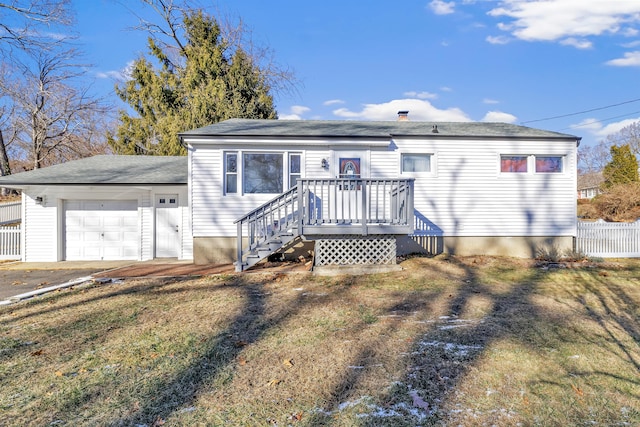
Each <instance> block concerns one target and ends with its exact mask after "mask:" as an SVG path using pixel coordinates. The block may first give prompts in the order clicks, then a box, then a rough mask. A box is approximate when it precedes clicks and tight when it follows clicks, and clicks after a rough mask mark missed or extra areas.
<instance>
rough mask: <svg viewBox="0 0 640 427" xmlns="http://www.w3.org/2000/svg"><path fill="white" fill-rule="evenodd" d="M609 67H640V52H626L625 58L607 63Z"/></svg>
mask: <svg viewBox="0 0 640 427" xmlns="http://www.w3.org/2000/svg"><path fill="white" fill-rule="evenodd" d="M605 64H607V65H613V66H614V67H640V50H636V51H633V52H626V53H625V54H624V58H617V59H612V60H611V61H607V62H605Z"/></svg>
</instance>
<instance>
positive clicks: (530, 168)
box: [497, 153, 568, 177]
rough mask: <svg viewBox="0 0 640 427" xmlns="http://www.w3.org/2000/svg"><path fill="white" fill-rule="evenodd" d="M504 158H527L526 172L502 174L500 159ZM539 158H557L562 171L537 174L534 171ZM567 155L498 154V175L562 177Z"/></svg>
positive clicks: (564, 172) (565, 168)
mask: <svg viewBox="0 0 640 427" xmlns="http://www.w3.org/2000/svg"><path fill="white" fill-rule="evenodd" d="M504 157H526V158H527V171H526V172H502V159H503V158H504ZM539 157H557V158H559V159H560V161H561V162H562V170H561V171H560V172H537V171H536V159H537V158H539ZM567 157H568V156H567V155H566V154H522V153H498V154H497V169H498V175H499V176H502V177H511V176H528V175H556V176H561V175H562V176H564V175H566V172H567Z"/></svg>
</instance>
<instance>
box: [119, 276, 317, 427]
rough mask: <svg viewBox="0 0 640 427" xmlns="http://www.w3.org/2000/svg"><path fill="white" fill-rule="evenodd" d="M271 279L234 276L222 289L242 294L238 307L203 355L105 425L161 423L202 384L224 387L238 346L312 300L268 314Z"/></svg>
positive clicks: (189, 402) (297, 299) (301, 296)
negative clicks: (136, 405) (138, 403)
mask: <svg viewBox="0 0 640 427" xmlns="http://www.w3.org/2000/svg"><path fill="white" fill-rule="evenodd" d="M273 279H274V276H272V275H269V277H267V278H266V279H258V278H257V277H256V276H252V275H248V274H245V275H238V276H236V277H235V279H233V281H232V282H227V283H226V284H225V288H227V289H228V288H229V287H234V288H236V289H238V290H240V291H241V292H242V294H243V295H244V296H245V298H243V300H244V301H245V302H244V305H243V307H242V309H241V310H240V312H239V314H238V315H237V316H235V317H234V318H232V319H231V320H230V322H229V325H228V327H226V328H225V329H224V330H223V331H221V332H220V333H218V334H216V335H214V336H211V337H210V338H208V339H207V341H206V342H205V343H204V345H203V346H202V347H203V348H204V351H203V352H202V353H201V354H200V355H199V357H198V358H196V359H195V360H194V361H193V362H192V363H190V364H189V366H187V367H186V368H184V369H182V370H181V371H180V372H177V373H176V374H175V375H173V376H172V377H171V378H162V379H159V380H157V381H156V383H155V384H153V385H152V386H151V387H149V389H148V391H146V393H145V394H144V396H141V400H143V403H142V404H141V405H140V407H139V408H138V410H136V412H135V413H133V414H131V415H129V416H126V417H124V418H119V419H117V420H113V422H112V423H111V425H114V426H115V425H136V424H147V425H152V424H153V423H157V422H159V420H166V419H167V418H168V417H170V416H171V415H172V414H173V413H175V412H176V411H179V410H180V409H183V408H185V407H191V406H192V405H193V404H194V403H195V402H196V399H197V398H198V395H199V393H200V392H201V391H202V390H203V388H204V387H205V386H210V385H212V384H214V385H215V384H221V385H224V384H226V383H227V382H228V381H230V380H231V379H232V378H230V377H229V378H227V377H226V376H228V375H231V374H230V373H229V370H228V368H230V367H232V366H235V365H236V363H237V359H238V356H239V354H240V353H241V352H242V350H243V348H244V347H246V346H249V345H251V344H255V343H257V342H259V341H260V339H261V338H262V337H263V336H264V335H265V333H267V332H268V331H269V330H272V329H274V328H278V326H279V325H281V324H282V323H283V322H285V321H286V320H287V319H289V318H290V317H292V316H295V315H296V314H298V313H299V312H301V311H302V310H304V309H305V307H306V306H307V305H308V304H309V303H310V302H311V303H313V300H310V299H306V298H305V297H304V294H303V293H299V294H298V295H297V296H295V297H293V298H292V300H291V302H289V303H288V304H287V306H286V308H285V309H282V310H280V311H275V312H269V309H270V306H269V302H270V300H269V298H270V297H269V294H268V293H267V292H266V289H265V288H266V285H267V284H268V282H270V281H273Z"/></svg>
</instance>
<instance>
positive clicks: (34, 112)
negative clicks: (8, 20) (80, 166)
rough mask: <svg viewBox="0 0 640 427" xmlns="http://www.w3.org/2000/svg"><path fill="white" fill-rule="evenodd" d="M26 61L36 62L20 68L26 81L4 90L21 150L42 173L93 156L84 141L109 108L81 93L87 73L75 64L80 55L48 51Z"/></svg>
mask: <svg viewBox="0 0 640 427" xmlns="http://www.w3.org/2000/svg"><path fill="white" fill-rule="evenodd" d="M26 57H27V58H29V59H30V60H29V61H23V62H16V63H15V64H14V66H15V67H17V70H16V72H15V73H14V75H15V74H16V73H17V74H19V75H20V76H21V78H20V79H17V78H16V79H11V80H10V79H2V80H0V91H2V92H4V93H5V94H6V95H7V96H8V97H9V98H11V100H12V102H13V105H14V106H15V114H14V119H13V122H12V125H13V127H14V128H15V129H16V130H17V137H16V145H17V147H16V148H17V149H21V150H22V154H23V155H24V156H25V157H26V158H27V159H28V160H29V161H30V162H31V164H32V167H33V168H36V169H38V168H40V167H42V166H47V165H50V164H53V163H56V160H64V159H67V158H78V157H85V156H86V155H88V154H91V152H88V151H87V150H86V149H82V148H80V146H77V145H78V141H79V140H81V139H82V138H84V137H85V136H86V135H91V132H90V131H89V129H91V127H92V126H93V125H92V122H93V120H94V119H95V118H96V116H97V115H99V114H105V113H106V112H107V108H106V107H105V106H104V105H102V104H101V102H100V100H99V99H97V98H95V97H93V96H91V95H90V94H89V93H88V89H85V88H81V86H80V82H79V80H80V78H81V77H82V76H83V75H84V73H85V71H84V68H83V66H82V64H78V63H76V62H75V59H76V58H77V57H78V52H77V51H76V50H75V49H73V48H69V49H63V50H59V51H56V50H47V51H39V52H29V53H28V54H27V55H26ZM94 139H95V138H94ZM81 145H82V144H81Z"/></svg>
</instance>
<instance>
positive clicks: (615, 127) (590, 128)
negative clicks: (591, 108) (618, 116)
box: [571, 117, 640, 138]
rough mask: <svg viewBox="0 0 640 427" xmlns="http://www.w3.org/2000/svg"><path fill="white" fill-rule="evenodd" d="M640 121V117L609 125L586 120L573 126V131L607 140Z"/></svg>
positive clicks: (595, 120) (596, 120) (594, 120)
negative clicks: (585, 132)
mask: <svg viewBox="0 0 640 427" xmlns="http://www.w3.org/2000/svg"><path fill="white" fill-rule="evenodd" d="M638 121H640V117H637V118H634V119H625V120H622V121H619V122H615V123H609V124H607V125H604V124H602V122H600V121H599V120H598V119H584V120H583V121H581V122H580V123H577V124H575V125H572V126H571V129H574V130H579V131H587V132H589V133H590V134H592V135H593V136H595V137H598V138H606V137H607V136H608V135H612V134H614V133H618V132H620V130H622V128H625V127H627V126H629V125H632V124H633V123H637V122H638Z"/></svg>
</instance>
